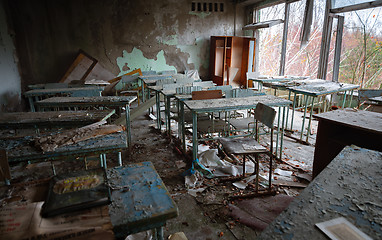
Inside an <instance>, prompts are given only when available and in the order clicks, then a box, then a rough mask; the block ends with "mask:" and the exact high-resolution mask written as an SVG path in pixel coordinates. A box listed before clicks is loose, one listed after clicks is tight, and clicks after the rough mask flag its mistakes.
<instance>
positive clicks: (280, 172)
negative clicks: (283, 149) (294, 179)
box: [274, 168, 293, 177]
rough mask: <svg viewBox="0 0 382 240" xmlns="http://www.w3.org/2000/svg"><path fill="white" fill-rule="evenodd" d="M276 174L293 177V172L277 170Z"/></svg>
mask: <svg viewBox="0 0 382 240" xmlns="http://www.w3.org/2000/svg"><path fill="white" fill-rule="evenodd" d="M274 173H275V174H278V175H280V176H284V177H291V176H292V173H293V172H292V171H286V170H282V169H279V168H277V169H275V171H274Z"/></svg>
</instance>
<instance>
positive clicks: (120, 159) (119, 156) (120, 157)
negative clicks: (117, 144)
mask: <svg viewBox="0 0 382 240" xmlns="http://www.w3.org/2000/svg"><path fill="white" fill-rule="evenodd" d="M118 164H119V166H122V152H118Z"/></svg>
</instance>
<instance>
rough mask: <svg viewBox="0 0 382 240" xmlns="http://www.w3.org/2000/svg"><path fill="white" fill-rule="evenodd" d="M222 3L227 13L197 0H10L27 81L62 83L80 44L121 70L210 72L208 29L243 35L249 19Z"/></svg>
mask: <svg viewBox="0 0 382 240" xmlns="http://www.w3.org/2000/svg"><path fill="white" fill-rule="evenodd" d="M220 2H223V3H224V4H225V8H224V10H225V11H224V12H207V13H200V12H192V11H191V4H192V1H191V0H163V1H158V0H146V1H138V0H129V1H118V0H114V1H113V0H93V1H84V0H82V1H74V0H67V1H63V0H56V1H51V0H40V1H29V0H8V1H7V3H8V4H9V8H10V9H12V19H13V22H14V25H15V29H16V39H17V48H18V50H20V51H19V55H20V61H21V67H22V79H23V87H24V89H25V86H26V85H27V84H35V83H44V82H57V81H58V80H59V79H60V78H61V77H62V75H63V74H64V73H65V71H66V69H67V68H68V67H69V66H70V64H71V62H72V61H73V59H74V58H75V56H76V53H77V51H78V49H82V50H84V51H85V52H87V53H88V54H90V55H91V56H93V57H95V58H96V59H98V60H99V62H100V63H101V64H102V65H103V66H104V67H105V68H106V69H108V70H109V71H111V72H112V73H113V74H115V75H121V74H123V73H126V72H128V71H130V70H132V69H135V68H141V69H142V70H156V71H162V70H176V71H177V72H184V71H185V70H190V69H197V70H199V73H200V76H201V77H202V78H203V77H204V78H206V77H208V74H209V72H208V65H209V44H210V43H209V39H210V36H212V35H234V34H235V33H236V35H241V34H242V31H241V27H242V26H243V24H244V19H245V16H244V9H242V8H239V7H238V8H237V9H236V8H235V7H234V5H233V3H232V2H233V1H230V0H222V1H219V3H220ZM235 9H236V10H235ZM235 16H236V20H235ZM235 23H236V30H235Z"/></svg>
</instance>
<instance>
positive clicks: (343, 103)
mask: <svg viewBox="0 0 382 240" xmlns="http://www.w3.org/2000/svg"><path fill="white" fill-rule="evenodd" d="M346 93H347V91H345V92H344V98H343V99H342V109H343V108H344V107H345V102H346Z"/></svg>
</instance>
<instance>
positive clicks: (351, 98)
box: [348, 90, 354, 108]
mask: <svg viewBox="0 0 382 240" xmlns="http://www.w3.org/2000/svg"><path fill="white" fill-rule="evenodd" d="M353 93H354V90H351V93H350V101H349V105H348V107H349V108H350V107H351V104H352V102H353Z"/></svg>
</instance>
